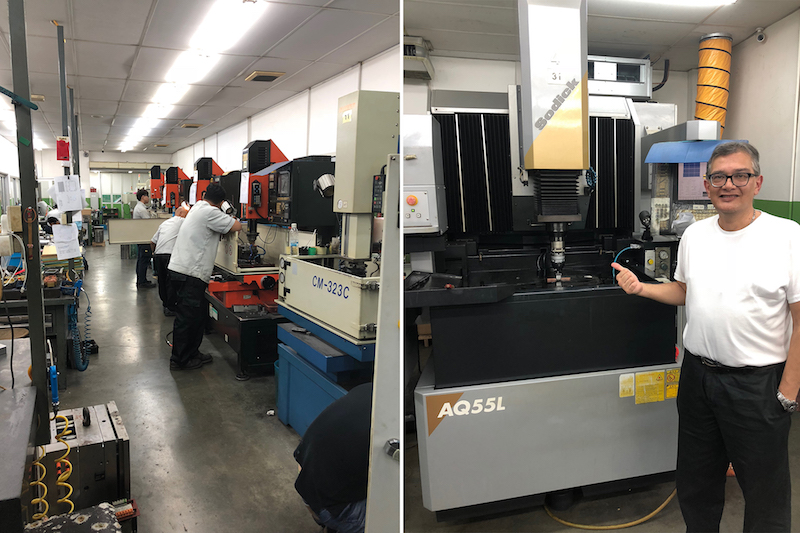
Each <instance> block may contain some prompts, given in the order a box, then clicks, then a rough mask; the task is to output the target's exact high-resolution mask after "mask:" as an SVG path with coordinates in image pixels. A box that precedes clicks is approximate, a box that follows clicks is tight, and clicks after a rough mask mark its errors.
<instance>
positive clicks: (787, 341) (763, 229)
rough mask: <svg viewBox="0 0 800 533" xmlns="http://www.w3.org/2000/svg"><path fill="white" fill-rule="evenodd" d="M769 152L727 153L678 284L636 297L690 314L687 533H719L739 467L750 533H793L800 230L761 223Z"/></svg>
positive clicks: (680, 469) (741, 148) (778, 221)
mask: <svg viewBox="0 0 800 533" xmlns="http://www.w3.org/2000/svg"><path fill="white" fill-rule="evenodd" d="M763 180H764V177H763V176H762V175H761V170H760V165H759V157H758V150H756V149H755V148H754V147H753V146H752V145H750V144H747V143H740V142H729V143H724V144H720V145H719V146H717V147H716V149H714V152H713V153H712V154H711V158H710V159H709V161H708V174H707V176H706V180H705V183H704V185H705V189H706V192H707V193H708V197H709V199H710V200H711V203H712V204H714V207H715V208H716V209H717V213H718V216H714V217H711V218H708V219H705V220H702V221H699V222H696V223H695V224H692V225H691V226H690V227H689V228H688V229H687V230H686V232H685V233H684V235H683V238H682V240H681V243H680V247H679V249H678V265H677V268H676V270H675V281H673V282H671V283H663V284H643V283H641V282H640V281H639V280H638V279H637V277H636V275H635V274H633V273H632V272H631V271H629V270H628V269H626V268H624V267H622V266H620V265H619V264H617V263H613V265H612V266H613V267H614V268H616V269H617V270H619V271H620V272H619V274H618V275H617V282H618V283H619V285H620V287H622V289H623V290H625V292H626V293H628V294H636V295H639V296H643V297H645V298H651V299H653V300H656V301H659V302H662V303H666V304H670V305H686V316H687V324H686V329H685V330H684V332H683V344H684V347H685V350H684V357H683V365H682V368H681V378H680V388H679V392H678V415H679V419H680V423H679V435H678V465H677V474H676V485H677V488H678V500H679V501H680V505H681V512H682V513H683V517H684V520H685V521H686V529H687V531H719V522H720V518H721V517H722V508H723V506H724V504H725V480H726V476H725V473H726V470H727V468H728V463H729V462H731V463H732V464H733V467H734V470H735V471H736V477H737V479H738V481H739V485H740V486H741V488H742V492H743V494H744V499H745V515H744V531H791V486H790V485H791V480H790V477H789V457H788V438H789V427H790V425H791V419H790V415H791V413H792V412H794V411H795V410H796V409H797V401H796V399H797V396H798V390H800V353H799V352H800V226H799V225H798V224H797V223H795V222H793V221H790V220H786V219H782V218H778V217H774V216H771V215H769V214H767V213H763V212H759V211H757V210H756V209H755V208H754V207H753V199H754V198H755V196H756V195H757V194H758V192H759V191H760V190H761V185H762V183H763Z"/></svg>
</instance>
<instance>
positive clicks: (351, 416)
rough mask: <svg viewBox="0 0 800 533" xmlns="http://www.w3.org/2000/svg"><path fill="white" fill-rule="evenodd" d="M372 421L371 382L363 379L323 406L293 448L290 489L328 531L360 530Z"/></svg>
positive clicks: (353, 532) (349, 532) (364, 513)
mask: <svg viewBox="0 0 800 533" xmlns="http://www.w3.org/2000/svg"><path fill="white" fill-rule="evenodd" d="M371 424H372V383H364V384H363V385H359V386H357V387H355V388H354V389H353V390H351V391H350V392H349V393H347V394H346V395H345V396H343V397H341V398H339V399H338V400H336V401H335V402H333V403H332V404H330V405H329V406H328V407H326V408H325V410H324V411H322V412H321V413H320V414H319V416H317V418H315V419H314V421H313V422H311V425H310V426H308V429H307V430H306V432H305V434H303V438H302V440H301V441H300V444H299V445H298V446H297V449H296V450H295V451H294V458H295V460H296V461H297V464H298V465H299V467H300V473H299V474H298V476H297V480H296V481H295V483H294V487H295V489H297V492H298V493H299V494H300V496H301V497H302V498H303V501H304V502H305V503H306V505H307V506H308V508H309V510H310V511H311V513H312V515H313V516H314V520H315V521H316V522H317V523H318V524H320V525H322V526H325V528H326V531H327V532H330V533H333V532H334V531H335V532H338V533H363V532H364V526H365V522H366V517H367V481H368V479H369V455H370V447H369V443H370V429H371Z"/></svg>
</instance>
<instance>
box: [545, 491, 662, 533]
mask: <svg viewBox="0 0 800 533" xmlns="http://www.w3.org/2000/svg"><path fill="white" fill-rule="evenodd" d="M677 493H678V489H673V491H672V493H671V494H670V495H669V497H668V498H667V499H666V501H665V502H664V503H662V504H661V505H659V506H658V509H656V510H655V511H653V512H652V513H650V514H649V515H647V516H645V517H642V518H640V519H638V520H634V521H633V522H628V523H626V524H614V525H611V526H590V525H585V524H573V523H572V522H567V521H566V520H562V519H561V518H559V517H557V516H556V515H554V514H553V511H551V510H550V508H549V507H548V506H546V505H545V506H544V510H545V511H546V512H547V514H548V515H550V518H552V519H553V520H555V521H556V522H558V523H559V524H563V525H565V526H568V527H574V528H576V529H588V530H592V531H609V530H613V529H625V528H627V527H633V526H638V525H639V524H642V523H644V522H647V521H648V520H650V519H651V518H653V517H654V516H655V515H657V514H658V513H660V512H661V511H662V510H663V509H664V507H666V506H667V505H668V504H669V502H671V501H672V499H673V498H674V497H675V494H677Z"/></svg>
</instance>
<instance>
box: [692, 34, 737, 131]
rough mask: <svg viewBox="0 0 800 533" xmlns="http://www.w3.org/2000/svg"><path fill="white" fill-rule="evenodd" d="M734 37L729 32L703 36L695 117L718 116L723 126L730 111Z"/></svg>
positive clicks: (712, 118)
mask: <svg viewBox="0 0 800 533" xmlns="http://www.w3.org/2000/svg"><path fill="white" fill-rule="evenodd" d="M732 40H733V38H732V37H731V36H730V35H728V34H727V33H711V34H709V35H704V36H703V37H702V38H701V39H700V62H699V65H698V69H697V99H696V100H695V104H696V105H695V110H694V118H695V119H696V120H716V121H717V122H719V125H720V128H721V129H722V130H724V129H725V115H726V113H727V111H728V86H729V85H730V81H731V44H732Z"/></svg>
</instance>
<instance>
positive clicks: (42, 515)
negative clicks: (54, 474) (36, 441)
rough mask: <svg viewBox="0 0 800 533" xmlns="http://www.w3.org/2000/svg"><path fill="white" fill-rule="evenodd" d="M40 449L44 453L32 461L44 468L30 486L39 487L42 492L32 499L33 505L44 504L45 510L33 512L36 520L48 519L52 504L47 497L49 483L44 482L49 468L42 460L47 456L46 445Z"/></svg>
mask: <svg viewBox="0 0 800 533" xmlns="http://www.w3.org/2000/svg"><path fill="white" fill-rule="evenodd" d="M39 449H41V451H42V454H41V455H39V456H37V457H36V460H35V461H33V463H31V467H34V466H38V467H39V468H41V469H42V470H41V471H40V475H39V478H38V479H37V480H36V481H31V482H30V486H31V487H39V488H40V489H41V491H42V493H41V494H40V495H39V496H37V497H36V498H33V499H32V500H31V505H34V506H35V505H39V504H42V507H44V510H43V511H41V512H38V513H33V516H31V518H33V519H34V520H47V512H48V511H49V510H50V504H49V503H47V500H46V499H45V498H47V485H45V484H44V483H42V481H43V480H44V478H45V477H46V476H47V469H46V468H45V467H44V465H43V464H42V463H41V460H42V459H44V456H45V451H44V446H39Z"/></svg>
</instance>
